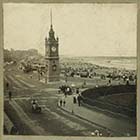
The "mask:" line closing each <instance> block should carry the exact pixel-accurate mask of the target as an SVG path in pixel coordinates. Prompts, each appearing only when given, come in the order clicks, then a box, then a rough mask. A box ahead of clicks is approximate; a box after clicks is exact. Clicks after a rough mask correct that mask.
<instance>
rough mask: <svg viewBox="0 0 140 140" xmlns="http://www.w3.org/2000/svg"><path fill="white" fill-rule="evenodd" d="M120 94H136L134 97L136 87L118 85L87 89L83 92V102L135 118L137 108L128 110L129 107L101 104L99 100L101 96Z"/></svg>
mask: <svg viewBox="0 0 140 140" xmlns="http://www.w3.org/2000/svg"><path fill="white" fill-rule="evenodd" d="M118 93H122V94H123V93H125V94H126V93H134V96H136V86H135V85H118V86H108V87H98V88H92V89H87V90H85V91H83V92H82V93H81V94H82V97H83V102H84V103H86V104H89V105H92V106H97V107H99V108H102V109H104V110H109V111H112V112H116V113H120V114H125V115H128V116H131V117H135V115H136V106H134V107H132V108H127V107H122V106H119V105H113V104H110V103H108V102H101V101H99V100H98V98H99V97H101V96H107V95H114V94H118Z"/></svg>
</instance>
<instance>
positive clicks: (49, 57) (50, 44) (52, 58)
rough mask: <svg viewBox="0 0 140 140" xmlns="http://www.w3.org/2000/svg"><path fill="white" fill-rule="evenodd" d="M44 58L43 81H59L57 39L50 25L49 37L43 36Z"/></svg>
mask: <svg viewBox="0 0 140 140" xmlns="http://www.w3.org/2000/svg"><path fill="white" fill-rule="evenodd" d="M45 60H46V78H45V82H46V83H48V82H56V81H59V76H60V67H59V39H58V37H57V38H56V37H55V32H54V30H53V25H52V16H51V26H50V31H49V37H48V38H47V37H46V38H45Z"/></svg>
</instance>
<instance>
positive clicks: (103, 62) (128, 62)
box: [82, 56, 137, 70]
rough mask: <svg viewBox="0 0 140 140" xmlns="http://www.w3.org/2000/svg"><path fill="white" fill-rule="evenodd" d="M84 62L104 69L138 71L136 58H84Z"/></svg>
mask: <svg viewBox="0 0 140 140" xmlns="http://www.w3.org/2000/svg"><path fill="white" fill-rule="evenodd" d="M82 59H84V61H86V62H88V63H92V64H95V65H99V66H104V67H114V68H119V69H126V70H136V67H137V58H136V57H109V56H108V57H102V56H101V57H82Z"/></svg>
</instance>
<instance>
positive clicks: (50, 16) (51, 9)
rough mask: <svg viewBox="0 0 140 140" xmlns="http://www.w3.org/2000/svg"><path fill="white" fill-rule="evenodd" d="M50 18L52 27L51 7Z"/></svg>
mask: <svg viewBox="0 0 140 140" xmlns="http://www.w3.org/2000/svg"><path fill="white" fill-rule="evenodd" d="M50 18H51V27H52V9H51V12H50Z"/></svg>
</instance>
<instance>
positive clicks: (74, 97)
mask: <svg viewBox="0 0 140 140" xmlns="http://www.w3.org/2000/svg"><path fill="white" fill-rule="evenodd" d="M73 103H74V104H76V96H75V95H74V96H73Z"/></svg>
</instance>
